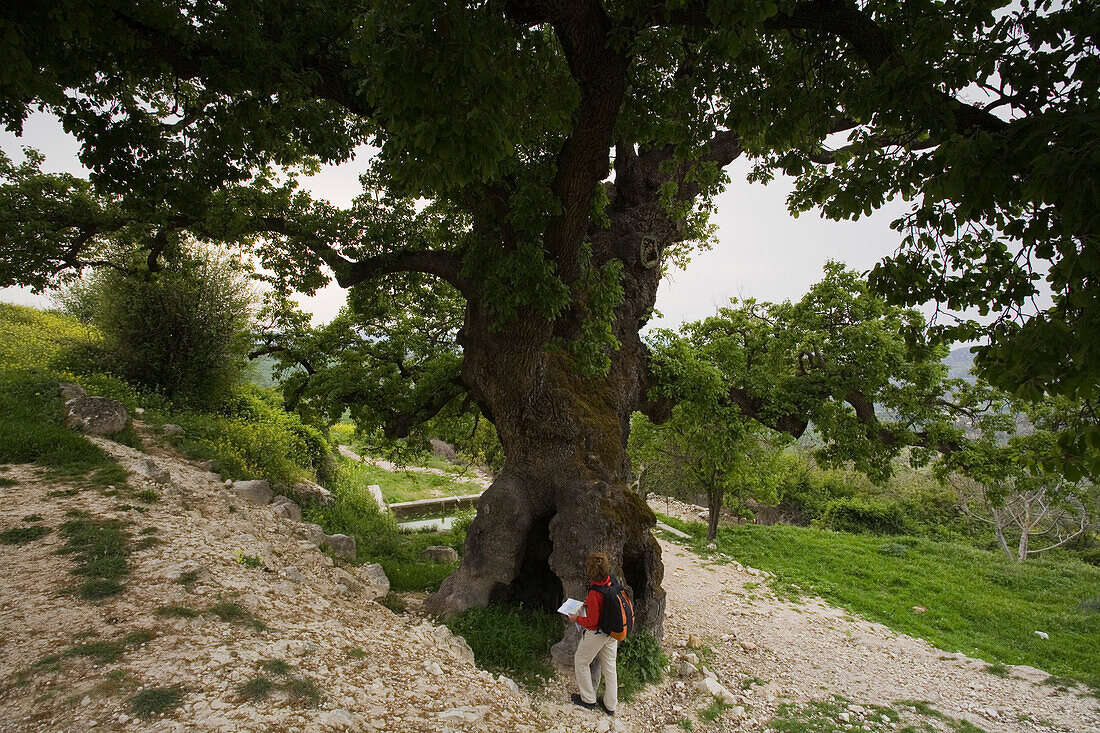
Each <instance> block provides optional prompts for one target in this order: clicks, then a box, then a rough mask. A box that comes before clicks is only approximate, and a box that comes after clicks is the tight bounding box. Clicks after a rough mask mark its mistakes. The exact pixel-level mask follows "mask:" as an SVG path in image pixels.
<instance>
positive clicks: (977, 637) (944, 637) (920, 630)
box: [668, 520, 1100, 685]
mask: <svg viewBox="0 0 1100 733" xmlns="http://www.w3.org/2000/svg"><path fill="white" fill-rule="evenodd" d="M668 521H669V523H670V524H672V525H673V526H676V527H679V528H683V529H685V530H686V531H689V532H691V533H692V535H693V537H694V541H695V543H696V546H697V548H699V551H700V552H705V550H703V549H702V548H703V541H704V536H705V529H704V527H703V526H702V525H700V524H693V525H685V524H683V523H679V522H676V521H675V520H668ZM897 542H898V543H899V544H901V543H904V544H905V545H906V546H907V548H908V551H907V552H906V553H905V554H903V555H901V556H896V555H893V554H884V553H881V552H880V551H879V549H880V548H881V547H882V544H883V543H882V540H881V539H879V538H877V537H874V536H865V535H852V534H845V533H837V532H827V531H823V530H819V529H813V528H809V529H806V528H800V527H789V526H783V525H775V526H771V527H762V526H752V525H749V526H743V527H737V528H730V529H721V530H719V533H718V548H719V551H721V552H723V553H725V554H728V555H730V556H732V557H735V558H737V560H739V561H740V562H742V563H745V564H747V565H750V566H752V567H757V568H760V569H763V570H767V571H770V572H773V573H775V574H776V576H777V580H776V584H777V588H778V589H779V590H780V591H782V592H789V593H792V594H796V595H797V593H798V592H808V593H813V594H816V595H819V596H822V597H823V598H825V599H827V600H829V601H830V602H833V603H836V604H838V605H840V606H842V607H844V608H847V609H848V610H850V611H852V612H853V613H856V614H859V615H860V616H863V617H865V618H868V619H871V620H873V621H877V622H879V623H882V624H885V625H887V626H889V627H890V628H891V629H894V630H895V631H898V632H901V633H906V634H909V635H912V636H916V637H919V638H922V639H927V640H928V641H929V642H931V643H932V644H935V645H936V646H938V647H940V648H941V649H947V650H957V651H962V652H964V653H966V654H969V655H972V656H976V657H979V658H984V659H987V660H990V661H992V662H999V663H1002V664H1027V665H1030V666H1033V667H1038V668H1039V669H1045V670H1048V671H1050V672H1052V673H1055V674H1061V675H1065V676H1069V677H1074V678H1075V679H1078V680H1081V681H1084V682H1087V683H1089V684H1092V685H1097V684H1100V676H1098V675H1097V673H1096V670H1097V669H1100V657H1098V656H1097V654H1098V651H1097V650H1100V614H1096V613H1094V612H1089V611H1085V610H1082V609H1080V608H1079V607H1078V602H1079V599H1080V598H1081V597H1082V596H1088V595H1090V594H1092V595H1095V594H1097V593H1100V570H1097V569H1095V568H1092V567H1090V566H1088V565H1085V564H1083V563H1080V562H1058V561H1054V560H1038V561H1035V562H1033V563H1030V564H1029V565H1028V566H1020V565H1018V564H1015V563H1010V562H1008V561H1006V560H1005V559H1004V558H1003V557H1001V556H999V555H998V554H997V553H993V552H989V551H984V550H979V549H976V548H973V547H970V546H967V545H962V544H955V543H950V542H942V541H931V540H928V539H924V538H919V537H909V538H905V539H903V540H902V539H899V540H897ZM793 586H798V587H799V588H800V589H802V591H795V590H794V589H793ZM913 606H923V607H925V608H927V609H928V612H927V613H923V614H916V613H913V611H912V607H913ZM1036 629H1047V630H1050V635H1051V636H1050V639H1045V640H1044V639H1039V638H1038V637H1037V636H1035V633H1034V632H1035V630H1036ZM1055 630H1056V631H1055Z"/></svg>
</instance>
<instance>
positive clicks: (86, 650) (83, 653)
mask: <svg viewBox="0 0 1100 733" xmlns="http://www.w3.org/2000/svg"><path fill="white" fill-rule="evenodd" d="M125 651H126V643H125V642H123V641H89V642H88V643H86V644H77V645H76V646H74V647H70V648H69V649H68V651H66V652H65V653H64V655H63V656H66V657H87V658H89V659H91V660H92V663H93V664H111V663H113V662H117V661H118V660H119V659H121V658H122V654H123V652H125Z"/></svg>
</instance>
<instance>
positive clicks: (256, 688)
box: [237, 677, 275, 702]
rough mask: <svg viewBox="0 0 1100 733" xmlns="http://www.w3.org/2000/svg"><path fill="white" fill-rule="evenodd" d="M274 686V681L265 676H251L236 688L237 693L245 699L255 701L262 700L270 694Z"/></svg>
mask: <svg viewBox="0 0 1100 733" xmlns="http://www.w3.org/2000/svg"><path fill="white" fill-rule="evenodd" d="M274 687H275V683H274V682H272V681H271V680H269V679H268V678H267V677H253V678H252V679H250V680H249V681H248V682H245V683H243V684H242V685H240V686H239V687H238V688H237V694H239V695H240V696H241V697H243V698H244V699H245V700H249V701H251V702H256V701H258V700H263V699H264V698H266V697H267V696H268V695H269V694H271V691H272V689H274Z"/></svg>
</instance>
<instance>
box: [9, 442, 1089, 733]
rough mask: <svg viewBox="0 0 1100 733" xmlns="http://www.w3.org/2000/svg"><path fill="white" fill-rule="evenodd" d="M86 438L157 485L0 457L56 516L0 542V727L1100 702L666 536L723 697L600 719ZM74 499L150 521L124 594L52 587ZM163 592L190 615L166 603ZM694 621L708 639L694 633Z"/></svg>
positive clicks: (201, 491) (627, 719) (296, 537)
mask: <svg viewBox="0 0 1100 733" xmlns="http://www.w3.org/2000/svg"><path fill="white" fill-rule="evenodd" d="M97 443H98V444H100V445H101V446H103V447H104V448H105V449H106V450H108V451H109V452H110V453H112V454H113V455H115V456H116V457H118V459H119V461H120V462H121V463H122V465H123V466H124V467H126V468H127V469H128V470H130V471H131V472H132V476H131V479H130V484H131V486H132V487H133V489H134V490H135V491H142V490H152V491H154V492H156V493H157V495H158V500H157V501H156V502H154V503H149V504H144V505H142V504H141V502H139V501H135V500H134V499H133V498H127V497H126V496H107V495H104V493H103V492H101V491H97V490H94V489H83V490H73V489H75V488H76V487H73V486H72V485H70V484H67V483H65V482H58V481H46V480H44V478H43V477H42V474H41V471H40V470H39V469H37V468H35V467H33V466H15V467H10V468H8V469H7V470H5V471H3V477H4V478H5V479H7V481H5V482H0V528H2V529H8V528H11V527H19V526H25V525H26V524H28V523H27V522H24V521H23V520H24V518H26V517H30V516H33V515H38V519H37V520H36V521H37V523H39V524H41V525H43V526H48V527H50V528H52V530H53V531H52V532H51V533H50V534H48V535H46V536H45V537H42V538H39V539H36V540H34V541H32V542H29V543H27V544H23V545H3V546H0V630H2V633H0V731H20V732H22V731H74V732H75V731H80V732H81V733H83V732H84V731H88V730H111V731H114V730H118V731H226V732H229V731H233V732H235V731H274V732H279V731H310V732H312V731H327V730H352V731H394V733H398V732H400V733H406V732H408V731H424V732H426V733H427V732H431V733H436V732H437V731H453V732H454V733H457V732H458V731H499V732H500V733H513V732H516V731H518V732H520V733H536V732H541V731H552V732H554V733H574V732H576V733H581V732H587V731H595V733H607V732H608V731H610V732H612V733H649V732H659V733H678V732H679V731H682V730H684V729H685V728H684V727H682V724H685V723H684V721H691V722H692V727H693V729H694V730H696V731H704V730H707V731H752V730H762V729H763V728H765V726H766V725H767V723H768V722H769V721H770V720H771V719H772V716H773V714H774V713H775V711H776V710H777V709H779V707H780V705H781V704H783V703H792V702H793V703H803V702H806V701H810V700H828V699H830V698H831V697H832V696H834V695H841V696H843V697H845V698H847V700H848V701H849V702H850V703H851V704H852V705H855V706H868V710H864V709H863V708H860V707H854V708H852V709H851V710H846V709H844V708H843V706H842V708H839V709H838V710H837V711H836V713H835V714H836V717H837V721H838V722H839V723H841V724H840V725H839V727H838V728H825V729H822V728H815V729H814V730H834V729H836V730H849V729H851V730H857V731H860V730H867V731H874V732H880V731H881V732H882V733H888V732H889V731H892V730H895V729H900V728H902V727H903V726H904V725H908V724H910V723H912V724H917V725H918V727H917V728H915V730H919V731H924V730H933V731H935V730H943V731H949V730H958V728H952V727H950V726H949V725H948V723H947V722H944V721H943V720H941V719H939V718H936V717H935V716H933V715H931V714H930V713H927V711H926V713H924V714H921V715H916V714H913V715H910V716H908V717H906V716H905V715H903V716H902V718H901V719H900V720H899V721H895V720H893V719H890V720H889V721H888V722H882V721H881V720H879V719H878V718H877V716H869V715H866V714H864V713H867V712H869V706H870V705H875V704H877V705H884V706H894V707H896V706H895V705H894V703H895V701H897V700H903V699H910V700H920V701H926V702H927V703H929V704H930V705H931V708H929V709H930V710H931V709H934V710H936V711H938V712H939V713H940V714H942V715H944V716H947V717H949V718H952V719H961V720H966V721H969V722H971V723H973V724H974V725H976V726H978V727H979V728H980V729H981V730H984V731H988V732H989V733H999V732H1000V731H1006V732H1008V733H1015V732H1017V731H1019V732H1021V733H1022V732H1024V731H1028V732H1032V731H1040V732H1044V733H1066V732H1074V733H1076V732H1086V733H1087V732H1089V731H1096V730H1100V725H1098V721H1100V714H1098V711H1097V700H1096V699H1095V698H1092V697H1086V696H1079V695H1078V694H1077V693H1076V692H1074V691H1065V692H1062V691H1057V690H1055V689H1053V688H1051V687H1047V686H1044V685H1041V684H1040V682H1041V680H1042V679H1045V677H1046V675H1045V674H1043V673H1041V672H1038V671H1037V670H1029V669H1028V668H1021V667H1015V668H1010V671H1011V672H1012V673H1013V676H1012V677H1009V678H1006V679H1002V678H999V677H995V676H993V675H990V674H988V673H986V672H985V671H983V670H984V666H985V665H984V663H982V662H977V661H974V660H968V659H966V658H965V657H961V656H958V655H947V654H944V653H942V652H940V651H938V650H936V649H934V648H933V647H931V646H929V645H927V644H926V643H924V642H922V641H919V640H915V639H910V638H908V637H904V636H900V635H897V634H894V633H892V632H890V631H889V630H888V629H886V628H884V627H881V626H878V625H875V624H870V623H867V622H865V621H862V620H859V619H854V618H851V617H849V616H848V615H847V614H845V613H844V612H843V611H840V610H838V609H835V608H831V607H829V606H827V605H825V604H822V603H819V602H813V601H810V602H807V603H803V604H799V605H792V604H789V603H786V602H782V601H779V600H777V599H775V598H773V597H771V596H770V595H768V594H767V592H766V584H765V583H763V581H764V580H765V578H763V577H761V574H760V573H759V572H758V571H755V570H752V569H748V568H742V567H740V566H738V565H736V564H732V563H731V564H723V565H716V564H708V563H704V562H703V561H702V560H700V558H698V557H697V556H695V555H694V554H692V553H691V552H690V551H688V550H687V549H685V548H684V547H682V546H680V545H677V544H675V543H670V542H665V541H662V547H663V549H664V560H665V564H666V583H665V587H666V590H667V592H668V613H669V616H668V619H667V622H666V637H665V643H666V649H667V651H668V652H669V654H670V655H671V657H672V659H673V663H674V670H676V669H679V668H680V667H682V666H683V665H684V663H685V661H689V660H690V659H691V657H689V655H691V654H694V655H699V656H702V657H703V658H702V659H701V660H699V659H696V661H699V662H702V663H703V664H704V665H705V666H708V667H710V668H711V669H712V671H713V673H714V674H715V675H716V676H717V678H718V680H719V681H720V682H721V683H722V684H723V685H725V687H726V688H728V689H729V690H730V691H731V692H732V693H733V695H734V697H735V699H734V700H733V705H732V706H731V707H729V708H728V709H726V710H725V711H723V712H721V714H720V715H718V716H717V717H716V719H715V720H713V721H712V722H707V721H705V720H703V719H702V718H701V717H700V714H699V711H700V710H702V709H704V708H706V707H707V706H708V704H709V702H710V699H709V697H708V696H705V695H700V694H699V693H698V692H697V689H696V687H697V685H698V683H699V680H698V678H697V676H695V675H685V676H678V675H677V674H676V673H675V672H674V673H673V675H672V676H670V677H669V678H668V679H666V680H665V681H664V682H663V683H661V684H660V685H657V686H655V687H652V688H649V689H648V690H647V691H645V692H644V693H643V694H641V695H640V696H639V697H638V698H637V699H636V700H634V701H633V702H631V703H630V704H624V705H623V706H622V708H621V710H620V712H619V714H618V715H616V716H615V718H613V719H611V718H608V717H606V716H604V715H602V714H595V713H591V712H588V711H585V710H581V709H579V708H577V707H575V706H572V705H570V704H569V703H568V702H567V701H568V696H569V693H570V692H572V691H573V687H572V680H571V676H570V675H568V674H562V675H559V677H558V679H557V680H555V681H553V682H551V683H550V684H548V685H547V686H546V687H545V688H544V689H542V690H539V691H537V692H536V693H534V694H529V693H527V692H526V691H523V690H518V689H516V688H515V686H514V683H512V682H511V681H510V680H507V679H504V678H501V677H497V676H494V675H492V674H490V673H488V672H485V671H483V670H480V669H478V668H477V667H476V666H475V665H474V664H473V661H472V659H471V655H470V652H469V649H468V647H467V646H466V645H465V643H464V642H462V641H461V640H457V639H455V638H454V637H452V635H451V634H450V632H449V631H448V630H447V629H446V628H445V627H442V626H439V625H437V624H434V623H431V622H430V621H427V620H424V619H421V618H417V617H415V616H414V615H410V614H406V615H401V614H394V613H392V612H391V611H390V610H388V609H387V608H384V607H383V606H381V605H379V604H378V603H377V602H374V601H371V600H368V599H367V598H365V597H363V596H362V594H361V593H360V592H357V591H353V590H349V587H348V586H347V578H348V577H349V575H350V577H352V578H353V579H354V578H355V577H357V574H358V573H360V572H361V571H360V569H359V568H357V567H356V566H351V565H342V563H339V562H336V563H334V562H333V560H332V559H331V558H330V557H328V556H325V555H323V554H321V553H320V552H319V551H318V550H317V549H316V548H315V547H314V546H313V545H312V544H310V543H309V542H307V541H305V540H304V537H303V533H302V527H301V525H299V524H297V523H294V522H291V521H290V520H288V519H286V518H284V517H281V516H277V515H276V514H275V512H273V511H272V509H271V507H267V506H254V505H251V504H248V503H246V502H243V501H241V500H240V499H238V498H237V497H236V496H234V495H233V494H231V493H230V492H228V491H227V490H226V489H225V487H224V486H223V484H222V482H221V480H220V478H219V477H218V476H216V475H214V474H212V473H209V472H208V471H205V470H202V469H200V468H198V467H196V466H194V465H191V464H190V463H188V462H187V461H184V460H182V459H180V458H179V456H177V455H176V454H175V453H173V452H172V451H171V450H168V449H165V448H163V447H160V446H157V445H156V444H155V442H153V441H150V442H149V445H150V448H149V452H150V454H152V455H153V457H154V459H155V461H156V463H157V464H158V465H159V466H160V467H162V468H165V469H167V470H168V472H169V474H170V481H169V482H168V483H157V482H155V481H153V480H152V479H151V478H146V477H145V473H146V472H144V471H143V470H142V461H144V460H145V459H146V458H147V455H146V454H144V453H140V452H138V451H134V450H132V449H130V448H127V447H125V446H121V445H119V444H117V443H113V442H110V441H105V440H99V441H97ZM6 484H11V485H6ZM59 492H60V493H59ZM137 507H140V509H139V508H137ZM142 510H144V511H142ZM73 511H84V512H88V513H90V514H92V515H93V516H95V517H99V518H105V519H119V520H122V521H125V522H128V523H129V525H128V528H129V531H130V532H131V534H132V536H133V539H134V541H135V542H136V541H139V540H140V538H142V537H149V536H154V537H156V538H157V543H156V544H155V545H154V546H152V547H147V548H144V549H136V550H135V552H134V554H133V555H131V556H130V562H129V564H130V567H131V571H130V574H129V577H128V579H127V581H126V585H127V587H126V590H125V592H124V593H122V594H121V595H120V596H117V597H115V598H111V599H108V600H106V601H103V602H100V603H91V602H88V601H82V600H79V599H77V598H75V597H74V596H72V595H69V594H66V593H64V592H63V589H64V588H66V587H67V586H71V585H72V584H73V583H74V581H75V580H76V579H75V578H74V576H72V575H71V574H70V571H71V569H72V568H73V562H72V559H71V557H69V556H64V555H57V554H55V552H56V550H57V549H59V548H60V547H61V545H62V543H63V541H64V538H63V537H62V536H61V535H60V532H59V531H58V528H59V527H60V525H61V524H62V523H63V522H65V521H66V520H67V519H69V518H71V516H72V514H71V513H72V512H73ZM151 528H155V531H154V530H151ZM143 532H148V533H149V534H144V535H143V534H142V533H143ZM189 576H190V578H191V581H190V582H181V581H183V580H184V579H185V578H187V577H189ZM360 579H361V580H362V579H363V578H360ZM364 582H365V581H364ZM701 598H702V599H709V600H708V601H707V602H705V603H704V602H700V599H701ZM217 604H234V605H236V606H239V607H240V608H242V609H244V610H246V611H247V612H249V613H250V614H252V615H254V616H255V617H256V618H257V619H259V620H260V621H262V622H263V623H264V624H265V625H266V630H256V629H253V628H250V627H248V626H247V625H244V624H241V623H239V622H238V623H234V622H231V621H226V620H223V619H220V618H218V617H217V616H216V615H214V614H212V613H210V612H208V610H209V609H210V608H211V607H212V606H216V605H217ZM170 606H174V607H177V608H185V609H189V610H190V611H191V612H194V613H193V615H189V614H184V615H175V616H173V615H165V613H164V611H163V610H162V611H161V613H158V609H164V608H165V607H170ZM135 635H136V636H135ZM689 635H696V636H698V637H700V639H701V640H702V641H703V642H704V643H705V645H706V646H707V648H706V649H702V650H696V651H689V650H687V649H685V648H684V646H685V644H686V643H687V640H688V637H689ZM127 639H131V640H133V641H127ZM98 643H104V644H106V645H108V646H110V645H114V646H115V648H116V649H118V650H119V653H118V658H117V659H114V660H111V661H102V662H101V663H98V664H97V663H96V662H95V661H94V659H92V658H89V657H87V656H83V655H81V654H80V653H78V652H74V651H73V650H75V649H78V648H80V649H85V650H86V649H87V647H84V646H82V645H87V644H98ZM272 660H282V661H284V662H287V664H289V665H290V667H289V671H283V672H272V671H270V669H265V668H264V667H263V665H264V663H265V662H271V661H272ZM261 676H267V677H269V678H271V679H273V681H274V682H275V683H276V687H275V689H274V690H273V691H272V692H271V693H270V694H269V695H268V696H267V697H265V698H263V699H259V700H254V701H250V700H248V699H246V697H245V696H244V695H243V694H242V692H241V686H242V685H243V684H245V683H247V682H249V681H251V680H255V679H256V678H257V677H261ZM292 680H298V681H299V682H298V683H296V684H307V685H309V684H312V685H315V687H316V690H317V691H318V692H319V693H320V696H321V702H320V703H319V704H317V705H316V706H312V705H310V704H303V703H302V702H301V701H298V702H295V701H294V700H293V699H292V698H291V696H290V695H289V694H288V692H287V690H288V689H289V687H290V685H291V682H292ZM172 686H178V687H180V688H182V690H183V692H184V697H183V702H182V706H181V707H180V708H179V709H177V710H174V711H172V712H169V713H168V714H167V715H165V716H164V717H154V718H152V719H141V718H138V717H135V711H134V710H133V708H132V707H131V706H130V703H129V700H130V699H131V698H132V696H133V695H135V694H136V693H138V692H141V691H143V690H146V691H147V690H150V689H153V688H160V687H172ZM844 705H847V703H844ZM842 715H843V716H847V717H848V718H849V721H850V722H843V719H842V718H841V717H840V716H842ZM861 715H863V717H861ZM926 724H927V725H928V726H929V727H927V728H922V727H920V726H923V725H926ZM685 725H686V724H685ZM807 730H809V729H807Z"/></svg>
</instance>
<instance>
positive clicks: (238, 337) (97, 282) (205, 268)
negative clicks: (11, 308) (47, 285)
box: [58, 245, 253, 406]
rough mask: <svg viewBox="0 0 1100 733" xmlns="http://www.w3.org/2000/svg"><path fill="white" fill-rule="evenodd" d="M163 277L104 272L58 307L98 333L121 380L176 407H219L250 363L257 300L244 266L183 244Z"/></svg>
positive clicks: (222, 255) (160, 273) (150, 273)
mask: <svg viewBox="0 0 1100 733" xmlns="http://www.w3.org/2000/svg"><path fill="white" fill-rule="evenodd" d="M158 270H159V271H156V272H153V271H148V270H147V271H146V272H145V273H144V274H139V272H140V271H139V270H138V269H137V268H134V269H130V268H119V269H117V270H116V269H108V270H100V271H97V272H96V273H95V274H93V275H91V276H90V277H89V278H87V279H84V280H81V281H77V282H76V283H74V285H73V286H71V287H70V288H69V290H68V291H67V293H64V294H62V295H61V296H60V297H59V299H58V300H59V302H60V304H61V305H62V307H67V308H70V309H78V312H76V313H74V315H77V316H78V317H81V316H83V317H85V318H88V317H90V319H91V322H92V323H94V324H95V325H96V326H98V327H99V328H100V330H101V331H102V332H103V334H104V337H105V340H106V349H107V352H108V357H109V359H110V365H111V368H112V369H114V370H115V371H117V372H118V373H119V374H120V375H121V376H123V377H125V378H126V379H128V380H130V381H132V382H135V383H137V384H139V385H141V386H143V387H145V388H147V389H150V390H153V391H156V392H160V393H162V394H163V395H164V396H165V397H167V398H169V399H171V400H176V401H179V402H183V403H186V404H192V405H200V406H210V405H214V404H216V403H217V402H218V401H219V400H220V399H222V398H224V397H225V395H226V394H227V393H228V391H229V389H230V388H231V387H232V385H233V384H234V383H235V381H236V380H237V379H238V378H239V377H240V373H241V369H242V367H243V364H244V353H245V349H246V347H247V337H246V329H247V326H248V322H249V318H250V315H251V307H252V299H253V296H252V291H251V289H250V287H249V285H248V282H247V280H246V278H245V270H244V267H243V265H242V264H241V263H240V262H239V260H237V258H235V257H230V256H227V255H226V253H224V252H221V251H217V250H213V249H208V248H204V247H201V246H198V245H184V246H181V247H180V248H178V249H177V250H176V251H175V252H174V253H173V256H172V257H171V259H169V260H167V262H166V263H165V265H164V266H163V267H162V268H161V267H158Z"/></svg>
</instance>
